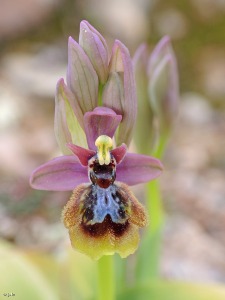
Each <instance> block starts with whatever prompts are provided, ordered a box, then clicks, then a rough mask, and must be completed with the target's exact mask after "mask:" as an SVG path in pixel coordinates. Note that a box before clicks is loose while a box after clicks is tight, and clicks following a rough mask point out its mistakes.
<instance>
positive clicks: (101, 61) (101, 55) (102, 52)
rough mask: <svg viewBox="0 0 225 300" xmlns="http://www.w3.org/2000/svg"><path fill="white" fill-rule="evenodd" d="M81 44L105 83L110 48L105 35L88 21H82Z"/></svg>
mask: <svg viewBox="0 0 225 300" xmlns="http://www.w3.org/2000/svg"><path fill="white" fill-rule="evenodd" d="M79 44H80V45H81V47H82V48H83V49H84V51H85V53H86V54H87V55H88V57H89V59H90V61H91V63H92V65H93V67H94V69H95V71H96V73H97V74H98V77H99V81H100V82H101V83H105V82H106V80H107V78H108V63H109V61H108V48H107V44H106V41H105V39H104V38H103V36H102V35H101V34H100V33H99V32H98V31H97V30H96V29H95V28H94V27H93V26H91V25H90V24H89V23H88V22H87V21H82V22H81V23H80V35H79Z"/></svg>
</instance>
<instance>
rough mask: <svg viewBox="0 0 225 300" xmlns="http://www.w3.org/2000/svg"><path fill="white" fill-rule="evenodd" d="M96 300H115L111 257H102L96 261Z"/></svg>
mask: <svg viewBox="0 0 225 300" xmlns="http://www.w3.org/2000/svg"><path fill="white" fill-rule="evenodd" d="M98 300H115V280H114V263H113V256H111V255H107V256H103V257H102V258H101V259H100V260H99V261H98Z"/></svg>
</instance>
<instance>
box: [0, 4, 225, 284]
mask: <svg viewBox="0 0 225 300" xmlns="http://www.w3.org/2000/svg"><path fill="white" fill-rule="evenodd" d="M82 19H86V20H88V21H89V22H90V23H91V24H92V25H93V26H95V27H96V28H97V29H98V30H99V31H100V32H101V33H102V34H103V35H104V36H105V37H106V39H107V41H108V43H109V45H112V42H113V39H115V38H117V39H120V40H121V41H122V42H123V43H125V44H126V45H127V46H128V47H129V49H130V52H131V54H132V55H133V53H134V51H135V49H136V48H137V46H138V45H139V43H141V42H143V41H145V40H147V41H148V43H149V44H150V45H151V46H153V45H154V44H155V43H156V42H157V41H158V40H159V39H160V38H161V37H162V36H163V35H165V34H169V35H170V36H171V38H172V41H173V46H174V49H175V53H176V55H177V59H178V65H179V72H180V85H181V105H180V115H179V120H177V124H176V126H175V129H174V132H173V136H172V139H171V141H170V144H169V147H168V150H167V152H166V155H165V159H164V164H165V166H166V171H165V172H164V175H163V176H162V178H161V183H162V191H163V199H164V204H165V209H166V212H167V220H166V225H165V231H164V239H163V247H162V259H161V274H162V275H163V276H164V277H166V278H178V279H186V280H196V281H214V282H225V156H224V152H225V138H224V136H225V118H224V109H225V1H224V0H190V1H187V0H184V1H179V0H168V1H163V0H153V1H148V0H140V1H138V0H115V1H110V0H106V1H103V0H100V1H97V0H92V1H90V0H89V1H88V0H83V1H75V0H74V1H72V0H17V1H14V0H1V3H0V176H1V177H0V178H1V180H0V236H1V237H2V238H3V239H5V240H8V241H10V242H13V243H15V244H16V245H17V246H18V247H22V248H26V249H27V248H28V249H39V250H43V251H47V252H57V251H60V249H61V247H63V244H64V243H68V236H67V233H66V230H65V229H64V227H63V226H62V224H61V223H60V214H61V210H62V207H63V205H64V204H65V202H66V200H67V199H68V197H69V194H68V193H59V192H57V193H55V192H41V191H34V190H32V189H31V188H30V187H29V184H28V178H29V174H30V172H31V171H32V170H33V169H34V168H35V167H37V166H38V165H40V164H41V163H44V162H45V161H47V160H48V159H50V158H52V157H54V156H57V155H60V153H59V150H58V147H57V145H56V141H55V138H54V132H53V118H54V93H55V84H56V82H57V80H58V79H59V78H60V77H65V74H66V64H67V39H68V36H69V35H71V36H73V38H75V39H77V38H78V32H79V23H80V21H81V20H82Z"/></svg>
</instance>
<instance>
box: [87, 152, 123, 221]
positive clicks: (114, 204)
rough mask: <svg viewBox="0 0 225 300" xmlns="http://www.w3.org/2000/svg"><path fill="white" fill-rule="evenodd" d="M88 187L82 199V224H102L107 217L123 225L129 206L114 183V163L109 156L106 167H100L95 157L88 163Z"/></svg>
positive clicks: (112, 158)
mask: <svg viewBox="0 0 225 300" xmlns="http://www.w3.org/2000/svg"><path fill="white" fill-rule="evenodd" d="M89 178H90V180H91V182H92V184H91V185H90V186H89V188H88V190H87V193H86V194H85V197H84V199H83V204H82V211H83V223H84V224H86V225H94V224H96V223H102V222H103V221H104V220H105V218H106V217H107V216H109V217H110V218H111V220H112V222H114V223H117V224H124V223H125V222H126V221H127V219H128V216H127V209H128V206H129V204H128V203H127V199H124V198H125V197H124V195H123V193H122V192H121V191H120V187H119V186H118V185H116V184H115V183H114V181H115V178H116V161H115V159H114V157H113V156H112V155H111V161H110V163H109V164H108V165H100V164H99V162H98V158H97V156H94V157H92V158H91V159H90V161H89Z"/></svg>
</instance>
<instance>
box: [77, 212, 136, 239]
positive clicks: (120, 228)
mask: <svg viewBox="0 0 225 300" xmlns="http://www.w3.org/2000/svg"><path fill="white" fill-rule="evenodd" d="M129 226H130V225H129V222H128V221H126V222H125V223H124V224H120V223H114V222H113V221H112V219H111V217H110V216H109V215H107V216H106V217H105V219H104V221H103V222H102V223H96V224H94V225H86V224H84V223H83V222H82V223H81V227H82V230H83V231H84V232H85V233H86V234H88V235H90V236H91V237H93V238H98V237H102V236H104V235H106V234H108V233H111V234H113V235H114V236H115V237H121V236H122V235H123V234H124V233H125V231H127V230H128V228H129Z"/></svg>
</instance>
